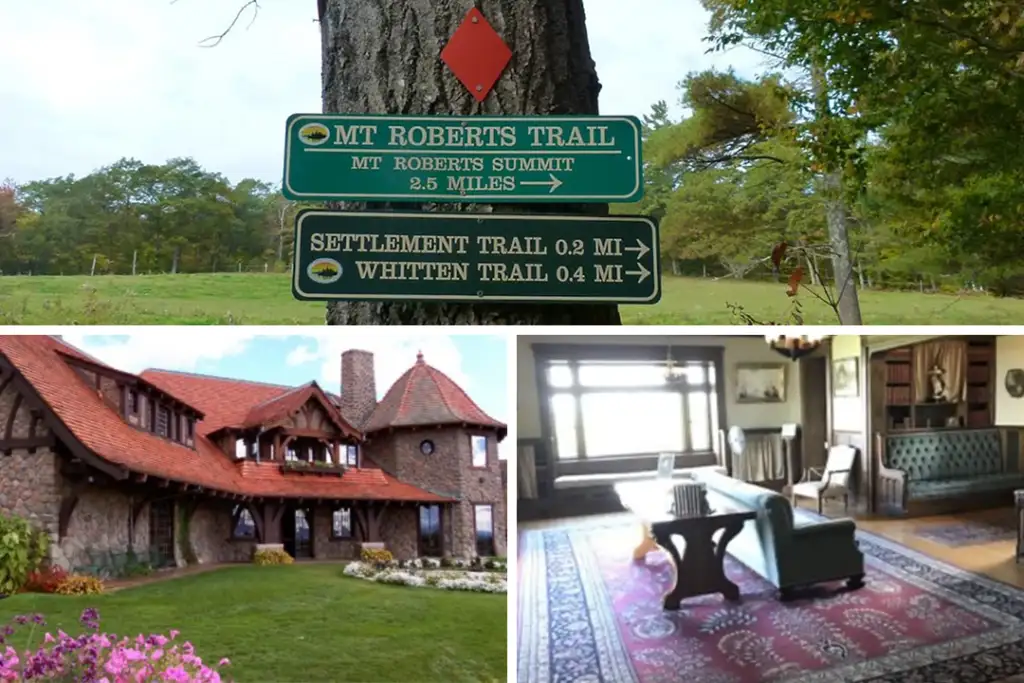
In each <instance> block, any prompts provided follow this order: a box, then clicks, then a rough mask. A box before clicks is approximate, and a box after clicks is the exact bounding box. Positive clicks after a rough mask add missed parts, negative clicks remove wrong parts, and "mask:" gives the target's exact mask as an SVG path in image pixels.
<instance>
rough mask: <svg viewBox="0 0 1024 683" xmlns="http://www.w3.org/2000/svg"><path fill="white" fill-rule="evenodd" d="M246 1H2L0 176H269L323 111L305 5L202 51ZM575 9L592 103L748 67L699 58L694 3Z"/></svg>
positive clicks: (738, 52) (624, 100)
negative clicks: (300, 126) (587, 58)
mask: <svg viewBox="0 0 1024 683" xmlns="http://www.w3.org/2000/svg"><path fill="white" fill-rule="evenodd" d="M243 4H244V0H201V1H200V0H178V1H177V2H173V3H172V2H171V1H170V0H103V1H102V2H95V1H85V0H3V1H0V63H3V64H6V65H8V68H7V69H6V70H5V71H4V75H3V78H0V103H3V104H2V107H0V109H2V115H0V179H2V178H4V177H5V176H9V177H11V178H12V179H13V180H14V181H15V182H27V181H29V180H37V179H41V178H47V177H52V176H63V175H67V174H69V173H74V174H76V175H79V176H81V175H85V174H87V173H90V172H91V171H93V170H95V169H97V168H99V167H101V166H105V165H108V164H111V163H113V162H115V161H117V160H118V159H120V158H121V157H134V158H136V159H139V160H140V161H143V162H146V163H154V164H155V163H163V162H164V161H166V160H167V159H169V158H171V157H183V156H190V157H193V158H195V159H196V160H197V161H198V162H199V163H200V164H202V165H203V166H205V167H206V168H208V169H210V170H213V171H218V172H221V173H224V174H225V175H227V176H228V178H230V179H231V180H233V181H238V180H241V179H242V178H244V177H255V178H259V179H261V180H265V181H268V182H272V183H279V182H280V181H281V159H282V154H283V151H284V149H283V139H284V125H285V119H286V118H287V117H288V115H289V114H293V113H299V112H304V113H309V112H319V111H321V102H320V91H321V87H320V29H319V25H318V24H317V23H316V22H315V21H314V20H315V18H316V3H315V2H313V0H264V1H263V2H261V3H260V7H261V9H260V12H259V16H258V17H256V19H255V21H250V17H249V16H243V17H242V19H241V20H240V21H239V24H238V26H237V27H236V30H235V31H234V32H233V33H232V34H231V35H229V36H228V37H227V39H225V40H224V41H223V42H222V43H221V44H220V45H218V46H217V47H215V48H212V49H205V48H202V47H199V45H198V43H199V42H200V41H202V40H203V39H204V38H206V37H208V36H210V35H212V34H216V33H220V32H221V31H223V30H224V29H225V28H226V27H227V26H228V24H229V23H230V22H231V19H232V18H233V17H234V16H235V14H236V13H237V12H238V9H239V7H241V6H242V5H243ZM463 4H464V5H465V6H466V7H467V8H468V7H470V6H471V3H470V2H469V1H468V0H466V2H464V3H463ZM584 9H585V11H586V14H587V35H588V38H589V41H590V49H591V53H592V55H593V57H594V61H595V62H596V64H597V73H598V77H599V78H600V80H601V84H602V86H603V87H602V89H601V95H600V108H601V113H602V114H613V115H614V114H618V115H621V114H635V115H640V114H644V113H647V112H649V111H650V107H651V104H653V103H654V102H655V101H657V100H666V101H668V102H669V103H674V102H676V101H677V99H678V93H677V92H676V89H675V86H676V84H677V83H678V82H679V81H680V80H681V79H682V78H683V77H684V76H685V75H686V74H687V73H688V72H690V71H700V70H703V69H707V68H709V67H712V66H714V67H718V68H726V67H730V66H732V67H735V68H736V70H737V71H738V72H740V73H741V74H745V75H752V74H754V73H756V72H757V71H759V70H761V63H762V57H761V56H760V55H758V54H757V53H755V52H753V51H751V50H748V49H746V48H735V49H732V50H730V51H728V52H725V53H715V54H705V52H706V49H707V45H706V43H704V42H703V41H702V38H703V37H704V33H705V26H706V25H707V19H708V14H707V12H705V11H704V9H703V8H702V7H701V5H700V1H699V0H643V2H634V3H628V2H623V0H584ZM421 58H423V59H426V58H429V56H428V55H423V56H421ZM438 58H439V57H438ZM29 65H30V66H29ZM676 112H677V113H678V108H677V109H676ZM225 131H230V134H225Z"/></svg>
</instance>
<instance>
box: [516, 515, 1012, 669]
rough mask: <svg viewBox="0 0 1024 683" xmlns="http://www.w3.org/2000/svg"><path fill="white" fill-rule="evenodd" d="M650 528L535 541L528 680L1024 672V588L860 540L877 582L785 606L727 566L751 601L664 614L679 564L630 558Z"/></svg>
mask: <svg viewBox="0 0 1024 683" xmlns="http://www.w3.org/2000/svg"><path fill="white" fill-rule="evenodd" d="M638 535H639V530H638V528H637V526H636V525H635V524H634V523H631V522H630V521H629V518H628V517H624V518H623V521H622V523H614V524H611V525H607V524H604V525H598V526H595V525H594V524H592V523H591V524H588V523H586V522H583V523H578V524H576V525H574V526H572V527H568V528H558V529H547V530H544V531H535V532H526V533H524V534H523V535H522V537H521V543H520V546H519V550H520V554H521V558H520V560H521V563H520V568H521V571H520V573H519V603H520V610H519V617H520V638H519V658H518V659H519V681H520V683H546V682H547V681H558V682H563V681H564V682H569V681H586V682H587V683H599V682H602V681H605V682H608V683H629V682H636V683H669V682H670V681H672V682H676V681H693V682H694V683H698V682H699V683H744V682H747V681H751V682H753V681H808V682H811V681H905V682H908V683H909V682H911V681H921V682H922V683H933V682H934V683H938V682H939V681H947V680H948V681H950V682H951V683H953V682H955V683H968V682H975V681H977V682H978V683H992V682H995V681H1002V680H1005V679H1007V678H1008V677H1010V676H1013V675H1015V674H1019V673H1021V672H1024V646H1022V645H1021V639H1022V637H1024V591H1020V590H1018V589H1016V588H1012V587H1009V586H1006V585H1003V584H1000V583H997V582H994V581H991V580H988V579H985V578H984V577H980V576H977V575H974V574H970V573H968V572H964V571H962V570H959V569H956V568H954V567H950V566H948V565H944V564H942V563H939V562H937V561H936V560H933V559H931V558H927V557H924V556H922V555H920V554H919V553H916V552H914V551H912V550H910V549H908V548H906V547H903V546H899V545H897V544H895V543H892V542H889V541H887V540H885V539H882V538H879V537H877V536H871V535H868V534H864V533H860V534H859V538H860V546H861V549H862V551H863V552H864V553H865V560H866V564H867V569H868V573H867V585H866V586H865V587H864V588H863V589H861V590H859V591H853V592H848V591H846V590H845V589H844V588H843V586H842V584H835V585H825V586H822V587H819V588H818V589H816V590H815V591H814V592H813V593H809V594H807V595H805V596H803V597H801V598H800V599H798V600H795V601H793V602H788V603H782V602H779V601H778V599H777V598H776V594H775V591H774V589H773V588H772V587H771V586H770V585H769V584H768V583H767V582H766V581H764V580H763V579H761V578H760V577H759V576H757V575H756V574H754V573H753V572H752V571H750V570H749V569H747V568H746V567H745V566H743V565H742V564H740V563H739V562H737V561H735V560H733V559H732V558H728V565H727V573H728V574H729V577H730V578H731V579H732V580H733V581H734V582H736V583H737V584H738V585H739V587H740V590H741V592H742V595H743V599H742V601H741V602H740V603H738V604H732V603H728V602H725V601H724V600H723V599H722V598H721V597H720V596H717V595H716V596H705V597H701V598H691V599H688V600H685V601H684V602H683V608H682V609H681V610H679V611H678V612H672V611H666V610H664V609H662V606H661V603H662V596H663V595H664V594H665V592H666V591H667V589H668V587H669V585H670V582H671V580H672V569H671V565H670V560H669V559H668V557H667V555H665V554H664V553H658V552H656V553H651V554H650V555H648V558H647V561H646V562H645V563H634V562H632V561H631V557H630V556H631V551H632V549H633V547H634V546H635V545H636V543H637V540H638Z"/></svg>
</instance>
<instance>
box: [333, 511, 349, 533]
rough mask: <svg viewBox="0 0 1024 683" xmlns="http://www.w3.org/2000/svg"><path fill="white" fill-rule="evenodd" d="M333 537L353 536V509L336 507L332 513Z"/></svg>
mask: <svg viewBox="0 0 1024 683" xmlns="http://www.w3.org/2000/svg"><path fill="white" fill-rule="evenodd" d="M331 538H344V539H348V538H352V509H351V508H335V509H334V512H333V513H332V515H331Z"/></svg>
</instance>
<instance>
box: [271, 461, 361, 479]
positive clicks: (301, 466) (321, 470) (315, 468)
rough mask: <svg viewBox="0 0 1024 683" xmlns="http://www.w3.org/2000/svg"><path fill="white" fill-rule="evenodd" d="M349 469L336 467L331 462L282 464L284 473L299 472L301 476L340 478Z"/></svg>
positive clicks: (290, 462)
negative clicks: (312, 475)
mask: <svg viewBox="0 0 1024 683" xmlns="http://www.w3.org/2000/svg"><path fill="white" fill-rule="evenodd" d="M347 469H348V466H347V465H335V464H334V463H329V462H308V461H306V460H286V461H285V462H283V463H281V471H282V472H299V473H301V474H320V475H333V476H337V477H340V476H342V475H343V474H345V471H346V470H347Z"/></svg>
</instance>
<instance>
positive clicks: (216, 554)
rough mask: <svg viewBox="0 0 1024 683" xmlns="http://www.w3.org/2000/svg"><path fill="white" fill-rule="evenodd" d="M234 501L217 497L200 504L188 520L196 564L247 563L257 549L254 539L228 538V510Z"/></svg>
mask: <svg viewBox="0 0 1024 683" xmlns="http://www.w3.org/2000/svg"><path fill="white" fill-rule="evenodd" d="M233 510H234V504H233V503H232V502H231V501H228V500H221V499H218V498H214V499H209V500H203V501H202V502H200V503H199V506H198V507H197V508H196V511H195V513H193V515H192V521H191V522H190V523H189V537H190V539H191V542H192V550H193V551H195V554H196V558H197V559H198V560H199V564H209V563H216V562H248V561H249V560H251V559H252V554H253V552H254V551H255V549H256V542H255V541H235V540H232V539H231V531H232V529H231V523H232V519H231V513H232V511H233Z"/></svg>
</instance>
